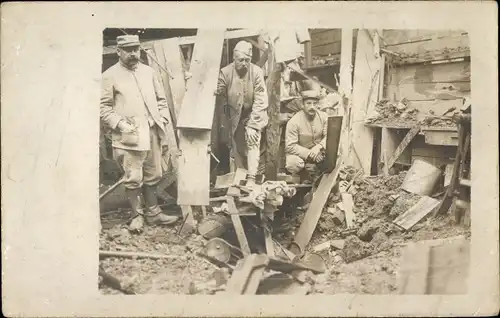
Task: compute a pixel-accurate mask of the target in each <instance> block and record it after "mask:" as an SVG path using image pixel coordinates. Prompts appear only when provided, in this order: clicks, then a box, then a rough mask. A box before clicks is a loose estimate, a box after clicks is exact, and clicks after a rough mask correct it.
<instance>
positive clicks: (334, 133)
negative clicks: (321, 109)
mask: <svg viewBox="0 0 500 318" xmlns="http://www.w3.org/2000/svg"><path fill="white" fill-rule="evenodd" d="M342 120H343V117H342V116H330V117H328V125H327V132H326V151H325V152H326V156H325V162H326V165H327V170H326V171H327V172H331V171H332V170H333V169H335V164H336V163H337V156H338V151H339V143H340V137H341V135H342V134H341V132H342Z"/></svg>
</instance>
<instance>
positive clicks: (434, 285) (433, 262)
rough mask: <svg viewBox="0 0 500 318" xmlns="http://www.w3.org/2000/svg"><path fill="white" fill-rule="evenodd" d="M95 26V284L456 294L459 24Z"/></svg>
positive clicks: (465, 146)
mask: <svg viewBox="0 0 500 318" xmlns="http://www.w3.org/2000/svg"><path fill="white" fill-rule="evenodd" d="M102 43H103V46H102V70H101V72H102V79H101V83H100V85H101V90H100V104H99V122H100V134H99V140H95V142H96V143H98V144H99V185H98V186H99V212H100V214H99V218H100V225H99V231H100V232H99V233H100V234H99V242H98V244H99V270H98V276H99V280H98V286H96V288H97V289H98V290H99V293H100V294H103V295H119V294H129V295H130V294H132V295H134V294H135V295H137V294H181V295H220V294H223V295H224V294H231V295H318V294H326V295H334V294H367V295H464V294H467V293H468V287H467V286H468V280H469V272H470V258H471V256H470V245H471V241H470V238H471V208H470V207H471V188H472V182H471V180H472V177H473V175H472V174H471V138H472V137H471V123H472V116H471V113H472V111H471V109H472V102H471V49H470V42H469V34H468V32H467V31H464V30H459V29H410V28H408V29H368V28H364V29H363V28H357V29H356V28H354V29H350V28H342V29H340V28H307V27H297V28H283V29H248V28H239V29H238V28H226V29H215V28H209V27H204V28H171V29H166V28H163V29H161V28H112V27H109V28H105V29H104V30H103V32H102ZM475 106H476V105H475Z"/></svg>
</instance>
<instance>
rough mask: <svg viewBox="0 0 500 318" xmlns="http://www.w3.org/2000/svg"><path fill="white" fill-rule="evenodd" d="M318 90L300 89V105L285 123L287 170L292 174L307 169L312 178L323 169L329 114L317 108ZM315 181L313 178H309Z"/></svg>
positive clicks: (296, 174) (295, 174) (298, 173)
mask: <svg viewBox="0 0 500 318" xmlns="http://www.w3.org/2000/svg"><path fill="white" fill-rule="evenodd" d="M318 102H319V94H318V92H317V91H314V90H308V91H303V92H302V103H303V108H302V110H301V111H299V112H298V113H296V114H295V115H294V116H293V117H292V118H291V119H290V120H289V121H288V123H287V125H286V134H285V151H286V156H285V160H286V169H287V170H288V171H289V172H290V173H291V174H292V176H294V177H297V178H299V177H302V179H304V175H303V174H302V176H301V175H300V174H301V173H303V172H304V170H305V171H307V172H308V173H309V176H308V177H309V178H310V179H314V178H316V177H318V176H319V174H320V173H321V172H322V171H324V170H325V168H326V167H325V163H324V160H325V150H326V132H327V125H328V116H327V115H326V114H325V113H324V112H321V111H319V110H318V109H317V108H318ZM311 181H314V180H311Z"/></svg>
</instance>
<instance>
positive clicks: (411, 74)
mask: <svg viewBox="0 0 500 318" xmlns="http://www.w3.org/2000/svg"><path fill="white" fill-rule="evenodd" d="M383 37H384V42H385V49H386V50H388V51H390V52H391V53H388V54H387V77H386V80H385V97H387V98H389V99H394V100H401V99H403V98H406V99H407V100H409V101H410V103H411V104H412V107H415V108H417V109H419V112H428V111H429V110H432V111H434V112H435V113H438V112H441V113H442V112H444V111H446V110H447V109H448V108H450V107H452V106H455V105H456V103H458V104H459V105H461V99H462V98H463V97H464V96H467V95H469V94H470V49H469V37H468V34H467V33H466V32H463V31H430V30H385V31H384V34H383Z"/></svg>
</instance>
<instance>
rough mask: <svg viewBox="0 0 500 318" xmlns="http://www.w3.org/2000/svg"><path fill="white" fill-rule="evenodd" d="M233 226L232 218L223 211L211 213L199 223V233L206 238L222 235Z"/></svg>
mask: <svg viewBox="0 0 500 318" xmlns="http://www.w3.org/2000/svg"><path fill="white" fill-rule="evenodd" d="M230 226H231V218H230V217H228V216H226V215H224V214H223V213H216V214H212V215H209V216H208V217H207V218H205V219H203V221H201V222H200V225H198V233H199V234H200V235H201V236H203V237H204V238H205V239H207V240H208V239H212V238H215V237H220V236H222V235H223V234H224V232H226V230H227V229H228V228H229V227H230Z"/></svg>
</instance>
